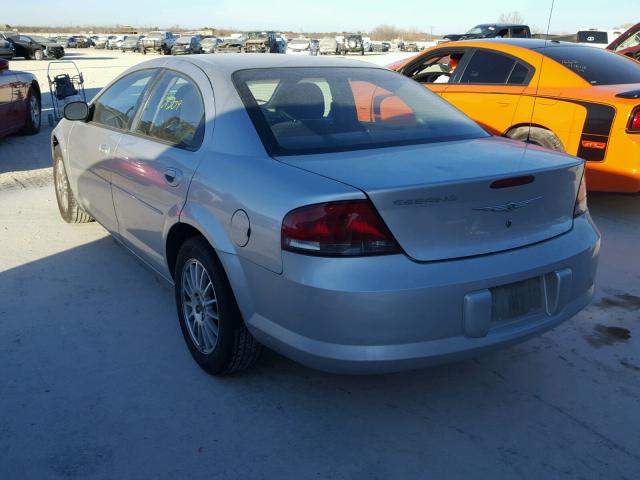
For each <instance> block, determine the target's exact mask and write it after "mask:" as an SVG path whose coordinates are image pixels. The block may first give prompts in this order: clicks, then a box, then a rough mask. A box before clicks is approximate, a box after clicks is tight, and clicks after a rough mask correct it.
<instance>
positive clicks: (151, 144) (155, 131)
mask: <svg viewBox="0 0 640 480" xmlns="http://www.w3.org/2000/svg"><path fill="white" fill-rule="evenodd" d="M212 93H213V92H212V91H211V84H210V83H209V80H208V78H207V77H206V76H205V75H204V73H203V72H202V71H201V70H199V69H198V68H197V67H195V66H193V65H191V64H189V63H186V62H185V63H182V62H181V65H180V72H178V71H174V70H165V71H164V73H163V74H162V77H160V78H159V80H158V81H157V83H156V85H155V87H154V89H153V91H152V92H151V94H150V95H149V96H148V98H147V100H146V102H145V104H144V105H143V107H142V109H141V110H140V113H139V115H138V117H137V119H136V120H135V122H134V125H133V127H132V133H131V134H128V135H124V137H123V138H122V141H121V142H120V144H119V145H118V149H117V151H116V155H115V159H114V161H115V162H116V165H117V169H115V170H114V172H113V177H112V185H113V200H114V205H115V209H116V214H117V217H118V224H119V232H120V237H121V238H122V240H123V241H124V242H125V243H126V244H127V245H128V246H129V247H130V248H131V249H133V250H134V251H135V252H136V253H137V254H138V255H139V256H140V257H141V258H142V259H144V260H145V261H147V262H148V263H150V264H151V265H152V266H153V267H154V268H156V269H158V270H159V271H160V272H163V273H165V274H167V273H168V270H167V265H166V263H165V261H164V253H165V252H164V239H165V236H166V233H167V231H168V228H169V227H170V226H171V225H172V224H173V223H174V222H175V220H176V218H177V217H178V216H179V214H180V212H181V210H182V207H183V206H184V202H185V201H186V198H187V192H188V189H189V184H190V182H191V178H192V177H193V174H194V173H195V170H196V168H197V167H198V164H199V162H200V160H201V159H202V157H203V150H204V148H201V147H202V145H203V142H204V137H205V111H207V112H209V111H211V112H212V111H213V103H212V102H213V94H212ZM205 102H207V103H206V105H207V107H206V108H205Z"/></svg>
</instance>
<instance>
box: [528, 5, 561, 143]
mask: <svg viewBox="0 0 640 480" xmlns="http://www.w3.org/2000/svg"><path fill="white" fill-rule="evenodd" d="M555 3H556V0H551V10H550V11H549V21H548V22H547V34H546V35H545V38H544V47H542V51H543V52H544V51H545V49H546V48H547V45H548V44H549V32H550V31H551V19H552V18H553V9H554V7H555ZM556 42H557V40H556V41H553V43H556ZM557 43H560V42H557ZM541 57H542V59H541V61H540V72H539V73H538V80H537V82H536V89H535V93H534V95H533V108H531V118H530V119H529V133H528V134H527V143H531V130H532V128H533V115H534V113H535V111H536V103H537V101H538V92H539V91H540V79H541V78H542V69H543V67H544V60H545V56H544V54H543V55H541Z"/></svg>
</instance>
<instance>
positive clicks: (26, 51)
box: [8, 35, 64, 60]
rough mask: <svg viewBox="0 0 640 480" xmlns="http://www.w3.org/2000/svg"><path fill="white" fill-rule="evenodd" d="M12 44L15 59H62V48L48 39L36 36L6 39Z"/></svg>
mask: <svg viewBox="0 0 640 480" xmlns="http://www.w3.org/2000/svg"><path fill="white" fill-rule="evenodd" d="M8 40H9V41H10V42H11V43H13V47H14V48H15V51H16V55H15V56H16V57H23V58H24V59H26V60H31V59H32V58H33V59H34V60H44V59H45V58H55V59H60V58H62V57H64V46H62V45H60V44H59V43H57V42H55V41H52V40H51V39H49V38H45V37H40V36H38V35H32V36H27V35H14V36H12V37H9V39H8Z"/></svg>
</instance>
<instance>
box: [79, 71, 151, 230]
mask: <svg viewBox="0 0 640 480" xmlns="http://www.w3.org/2000/svg"><path fill="white" fill-rule="evenodd" d="M156 73H157V70H155V69H147V70H139V71H137V72H134V73H131V74H129V75H127V76H125V77H123V78H121V79H119V80H118V81H117V82H115V83H114V84H113V85H111V86H110V87H109V88H108V89H107V90H105V91H104V92H103V93H102V94H101V95H100V97H98V98H97V99H96V100H95V101H94V102H93V104H92V112H93V113H92V118H91V120H90V121H89V122H87V123H83V122H74V124H73V130H72V135H71V137H70V138H71V139H70V142H69V153H68V161H69V173H70V175H69V178H70V179H71V182H72V188H73V191H74V192H75V193H76V196H77V198H78V201H79V202H80V204H81V205H82V206H83V207H84V208H85V209H86V210H87V211H88V212H89V213H91V215H92V216H93V217H94V218H95V219H96V220H97V221H99V222H100V223H101V224H102V225H103V226H104V227H105V228H106V229H107V230H109V231H111V232H117V231H118V227H117V222H116V216H115V210H114V208H113V198H112V196H111V184H110V182H111V172H112V171H113V169H114V168H115V167H116V165H115V164H114V159H113V154H114V153H115V150H116V147H117V146H118V143H119V142H120V139H121V138H122V133H123V132H124V131H126V130H127V129H128V128H129V126H130V125H131V122H132V120H133V115H134V114H135V113H136V110H137V108H138V106H139V105H140V103H141V101H142V99H143V97H144V94H145V91H146V89H147V87H148V86H149V85H150V84H151V82H152V80H153V78H154V76H155V75H156Z"/></svg>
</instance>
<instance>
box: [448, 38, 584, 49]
mask: <svg viewBox="0 0 640 480" xmlns="http://www.w3.org/2000/svg"><path fill="white" fill-rule="evenodd" d="M471 43H473V44H477V43H497V44H502V45H512V46H514V47H520V48H526V49H528V50H540V49H542V48H554V47H575V48H593V47H592V46H590V45H582V44H579V43H572V42H560V41H558V40H543V39H541V38H479V39H474V40H461V41H459V42H453V43H443V44H442V45H439V46H442V47H445V46H449V47H455V46H456V45H467V44H471Z"/></svg>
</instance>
